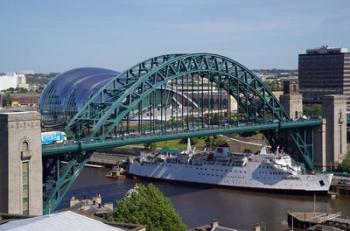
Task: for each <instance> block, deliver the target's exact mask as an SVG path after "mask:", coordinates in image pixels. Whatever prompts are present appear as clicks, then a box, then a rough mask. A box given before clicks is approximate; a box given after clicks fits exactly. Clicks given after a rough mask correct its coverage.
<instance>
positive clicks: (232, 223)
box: [61, 168, 350, 231]
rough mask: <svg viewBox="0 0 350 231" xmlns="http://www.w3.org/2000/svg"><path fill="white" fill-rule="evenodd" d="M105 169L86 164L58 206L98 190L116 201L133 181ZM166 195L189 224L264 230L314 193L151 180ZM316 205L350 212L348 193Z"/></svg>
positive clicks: (308, 207)
mask: <svg viewBox="0 0 350 231" xmlns="http://www.w3.org/2000/svg"><path fill="white" fill-rule="evenodd" d="M106 171H107V170H106V169H104V168H101V169H94V168H85V169H84V170H83V172H82V173H81V175H80V176H79V177H78V179H77V180H76V182H75V183H74V184H73V186H72V188H71V189H70V191H69V192H68V193H67V196H66V197H65V199H64V201H63V203H62V204H61V208H63V207H68V206H69V198H71V197H72V196H76V197H78V198H79V199H82V198H83V197H84V196H86V197H87V198H91V197H92V196H94V195H96V194H98V193H100V194H101V195H102V199H103V202H115V201H116V200H118V199H120V198H122V197H123V195H124V194H125V193H126V192H127V191H128V190H129V189H131V188H132V187H133V186H134V185H135V181H133V180H131V179H126V180H123V181H116V180H114V179H109V178H106V177H105V173H106ZM153 183H154V184H156V185H157V186H158V187H159V189H160V190H161V191H162V192H163V193H164V194H165V196H167V197H169V198H170V200H171V201H172V203H173V205H174V207H175V209H176V210H177V211H178V213H179V214H180V215H181V217H182V219H183V221H184V222H185V223H186V224H187V226H188V227H189V228H192V227H195V226H198V225H203V224H208V223H210V221H211V220H213V219H218V220H219V222H220V224H222V225H224V226H228V227H232V228H236V229H240V230H251V228H252V226H253V225H254V224H256V223H260V224H264V225H265V226H266V227H267V230H272V231H275V230H276V231H278V230H282V227H283V224H286V219H287V212H288V211H312V210H313V196H300V195H297V196H292V195H284V194H272V193H262V192H247V191H240V190H235V189H223V188H215V187H210V188H208V187H199V186H189V185H182V184H179V183H177V184H173V183H168V182H153ZM316 209H317V210H318V211H323V212H338V211H340V212H341V213H342V215H345V216H350V196H339V197H337V198H336V199H331V198H330V197H325V196H323V197H321V196H320V197H317V198H316Z"/></svg>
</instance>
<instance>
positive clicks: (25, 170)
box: [22, 143, 29, 215]
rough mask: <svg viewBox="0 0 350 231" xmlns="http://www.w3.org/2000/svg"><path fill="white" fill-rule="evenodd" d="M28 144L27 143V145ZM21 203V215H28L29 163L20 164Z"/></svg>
mask: <svg viewBox="0 0 350 231" xmlns="http://www.w3.org/2000/svg"><path fill="white" fill-rule="evenodd" d="M27 144H28V143H27ZM22 202H23V210H22V212H23V215H28V214H29V162H28V161H25V162H22Z"/></svg>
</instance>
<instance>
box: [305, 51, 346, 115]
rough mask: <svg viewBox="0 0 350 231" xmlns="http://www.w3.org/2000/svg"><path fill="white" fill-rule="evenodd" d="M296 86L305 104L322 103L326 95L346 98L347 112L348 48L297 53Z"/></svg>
mask: <svg viewBox="0 0 350 231" xmlns="http://www.w3.org/2000/svg"><path fill="white" fill-rule="evenodd" d="M299 85H300V92H301V93H302V95H303V101H304V103H306V104H314V103H321V100H322V97H323V96H325V95H335V94H344V95H346V96H347V110H348V111H349V110H350V53H349V52H348V49H347V48H331V47H328V46H322V47H320V48H316V49H308V50H306V53H305V54H299Z"/></svg>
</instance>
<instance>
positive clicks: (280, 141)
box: [44, 53, 319, 211]
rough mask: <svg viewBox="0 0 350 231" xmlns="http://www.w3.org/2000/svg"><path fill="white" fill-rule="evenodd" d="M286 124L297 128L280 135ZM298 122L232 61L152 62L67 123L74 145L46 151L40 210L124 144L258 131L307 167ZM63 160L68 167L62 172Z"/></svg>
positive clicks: (308, 156) (308, 151)
mask: <svg viewBox="0 0 350 231" xmlns="http://www.w3.org/2000/svg"><path fill="white" fill-rule="evenodd" d="M233 98H234V99H235V100H236V101H237V105H238V107H237V111H234V110H233V109H232V106H233V104H232V99H233ZM288 123H289V124H294V125H295V126H294V125H293V126H290V127H289V128H288V130H287V129H281V127H283V126H287V125H286V124H288ZM317 123H318V124H319V121H317ZM297 124H298V123H296V122H293V121H291V120H290V118H288V116H287V114H286V113H285V111H284V110H283V108H282V106H281V105H280V104H279V102H278V100H277V99H276V98H275V96H274V95H273V94H272V92H271V91H270V90H269V89H268V88H267V87H266V85H265V84H264V83H263V82H262V81H261V80H260V78H258V77H257V76H256V75H255V74H254V73H253V72H251V71H250V70H249V69H247V68H246V67H244V66H243V65H241V64H240V63H238V62H236V61H234V60H232V59H230V58H227V57H224V56H220V55H216V54H208V53H196V54H171V55H163V56H158V57H154V58H150V59H148V60H145V61H144V62H141V63H139V64H137V65H135V66H133V67H132V68H130V69H128V70H126V71H124V72H122V73H120V74H119V75H118V76H116V77H115V78H113V80H112V81H110V82H109V83H108V84H107V85H105V86H104V87H103V88H102V89H100V90H99V91H98V92H97V93H96V94H95V95H93V96H92V97H91V98H90V100H89V101H88V102H87V103H86V104H85V105H84V106H83V108H82V109H81V110H79V111H78V113H77V114H76V115H75V116H74V117H73V119H71V120H70V121H69V123H68V124H67V126H66V130H70V131H72V132H73V133H74V134H75V135H76V137H75V138H76V139H77V140H79V142H78V143H74V144H70V145H66V146H61V147H49V148H47V153H48V154H47V156H44V158H47V163H49V162H50V161H51V162H52V163H53V164H51V165H50V164H48V165H47V176H51V178H53V180H52V181H51V184H50V185H51V187H49V188H51V189H50V190H48V191H49V192H50V193H47V194H46V195H48V196H47V200H45V206H46V207H45V211H48V209H49V208H54V207H55V206H57V204H58V203H59V202H60V201H61V200H62V197H63V195H64V194H65V192H66V191H67V190H68V188H69V187H70V185H71V183H72V182H73V181H74V180H75V178H76V176H77V175H78V174H79V173H80V171H81V169H82V166H84V164H85V162H86V161H87V159H88V157H89V155H90V153H91V151H93V150H97V149H102V148H107V147H111V146H118V145H122V144H128V142H124V141H129V143H133V142H135V141H138V142H142V140H143V142H146V141H147V142H154V141H160V140H164V139H165V137H166V139H176V138H180V137H190V136H204V135H212V134H222V133H233V132H245V131H251V130H249V129H246V130H245V129H244V128H248V127H249V126H250V127H252V129H253V131H256V130H259V131H262V132H263V133H264V135H265V137H266V138H267V139H268V141H269V143H270V145H271V146H272V147H273V148H276V147H277V146H278V145H282V146H284V147H285V150H288V152H289V153H291V154H293V156H294V158H296V159H298V160H300V161H302V162H303V163H304V164H305V166H306V168H308V169H313V129H312V126H306V125H305V124H304V125H305V126H304V125H301V126H298V125H297ZM89 147H90V148H89ZM55 148H56V149H55ZM60 148H61V149H60ZM50 149H51V150H53V151H52V152H51V153H50V151H49V150H50ZM54 150H56V152H55V151H54ZM57 150H61V151H62V152H63V150H65V153H66V154H65V155H59V153H60V151H57ZM81 151H84V152H81ZM67 153H69V154H67ZM72 153H73V154H72ZM74 153H75V154H74ZM62 158H63V159H65V160H67V161H68V163H67V164H66V165H65V167H64V168H61V167H60V163H61V161H62ZM52 174H55V175H52ZM45 180H46V181H47V182H50V180H49V179H45Z"/></svg>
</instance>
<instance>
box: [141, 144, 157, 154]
mask: <svg viewBox="0 0 350 231" xmlns="http://www.w3.org/2000/svg"><path fill="white" fill-rule="evenodd" d="M143 146H144V147H145V149H147V150H150V151H152V152H153V151H155V150H156V149H157V144H156V143H153V142H147V143H144V144H143Z"/></svg>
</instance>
